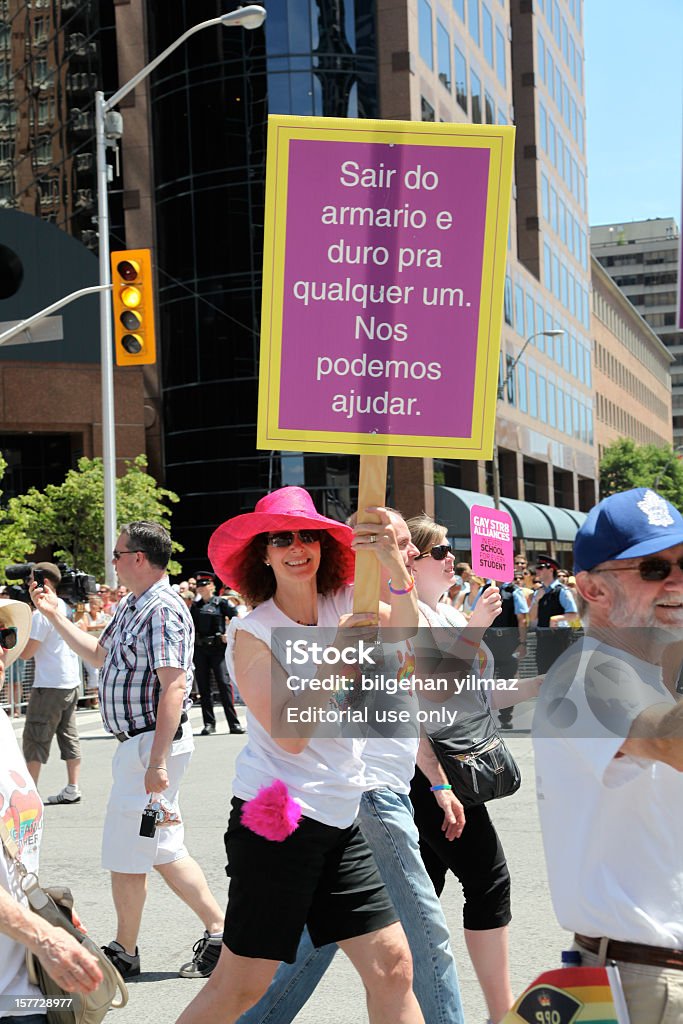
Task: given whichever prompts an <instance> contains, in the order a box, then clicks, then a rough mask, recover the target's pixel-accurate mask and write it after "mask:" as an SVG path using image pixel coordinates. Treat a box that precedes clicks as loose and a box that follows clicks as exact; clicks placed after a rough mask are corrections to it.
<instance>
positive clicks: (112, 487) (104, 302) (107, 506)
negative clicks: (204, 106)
mask: <svg viewBox="0 0 683 1024" xmlns="http://www.w3.org/2000/svg"><path fill="white" fill-rule="evenodd" d="M106 112H107V104H106V102H105V99H104V93H103V92H97V93H95V142H96V146H97V230H98V234H99V260H100V284H101V285H103V286H108V287H107V289H106V290H105V291H103V292H102V294H101V295H100V363H101V367H102V466H103V473H104V577H105V582H106V584H107V586H109V587H113V586H115V584H116V572H115V571H114V566H113V565H112V564H111V552H112V551H113V550H114V544H115V541H116V420H115V417H114V352H113V339H112V325H111V299H110V291H111V270H110V266H109V202H108V194H107V186H108V184H109V181H108V177H107V175H108V173H109V168H108V166H107V140H106V136H105V127H104V126H105V114H106Z"/></svg>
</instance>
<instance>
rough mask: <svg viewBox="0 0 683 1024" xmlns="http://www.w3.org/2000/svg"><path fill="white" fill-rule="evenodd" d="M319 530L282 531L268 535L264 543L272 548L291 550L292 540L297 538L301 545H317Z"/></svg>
mask: <svg viewBox="0 0 683 1024" xmlns="http://www.w3.org/2000/svg"><path fill="white" fill-rule="evenodd" d="M320 533H321V531H320V530H283V531H282V533H269V534H268V537H267V539H266V543H267V544H270V546H271V547H273V548H291V546H292V544H293V543H294V538H295V537H298V538H299V542H300V543H301V544H319V543H320Z"/></svg>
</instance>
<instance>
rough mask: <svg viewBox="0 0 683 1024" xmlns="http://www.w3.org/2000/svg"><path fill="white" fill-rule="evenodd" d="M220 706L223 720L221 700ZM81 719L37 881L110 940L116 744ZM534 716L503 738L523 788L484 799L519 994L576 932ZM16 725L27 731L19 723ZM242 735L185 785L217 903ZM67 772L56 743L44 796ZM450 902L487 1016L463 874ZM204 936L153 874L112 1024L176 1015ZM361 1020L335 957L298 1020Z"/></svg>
mask: <svg viewBox="0 0 683 1024" xmlns="http://www.w3.org/2000/svg"><path fill="white" fill-rule="evenodd" d="M217 715H218V716H219V717H220V719H222V717H223V716H222V712H221V711H220V708H217ZM190 717H191V721H192V723H193V725H194V728H195V732H198V731H199V729H200V728H201V715H200V712H199V711H198V710H196V709H195V710H193V711H192V712H191V716H190ZM78 724H79V730H80V733H81V739H82V741H83V770H82V776H81V789H82V791H83V800H82V802H81V803H80V804H77V805H74V806H55V807H51V806H46V808H45V815H46V824H45V831H44V838H43V852H42V860H41V880H42V882H43V884H45V885H49V884H51V883H63V884H69V885H71V888H72V889H73V891H74V894H75V896H76V902H77V906H78V910H79V913H80V916H81V918H82V920H83V921H84V922H85V923H86V925H87V927H88V929H89V931H90V934H91V935H92V936H93V938H95V939H96V941H97V942H98V943H100V944H105V943H106V942H108V941H109V940H110V939H112V938H113V936H114V913H113V908H112V904H111V898H110V892H109V876H108V873H107V872H105V871H103V870H102V868H101V867H100V857H99V846H100V835H101V830H102V821H103V817H104V808H105V804H106V799H107V794H108V789H109V781H110V761H111V757H112V754H113V750H114V745H115V742H116V741H115V740H114V739H112V738H110V737H107V736H106V734H105V733H104V731H103V729H102V726H101V723H100V719H99V714H98V713H97V712H95V711H84V712H79V714H78ZM528 725H529V713H528V712H526V711H525V710H523V709H516V710H515V731H514V732H513V733H511V734H508V739H509V743H510V746H511V749H512V750H513V752H514V754H515V757H516V758H517V760H518V761H519V763H520V766H521V769H522V774H523V784H522V787H521V789H520V791H519V792H518V793H517V794H515V795H514V796H513V797H510V798H508V799H506V800H501V801H498V802H497V803H494V804H489V809H490V811H491V814H492V816H493V818H494V820H495V822H496V826H497V828H498V830H499V832H500V835H501V838H502V841H503V844H504V846H505V850H506V853H507V857H508V861H509V864H510V871H511V875H512V887H513V888H512V892H513V921H512V924H511V938H510V946H511V950H510V959H511V970H512V981H513V991H514V992H515V993H518V992H520V991H521V990H522V989H523V988H524V987H526V985H527V984H528V983H529V982H530V981H531V980H532V979H533V978H534V977H535V976H536V975H537V974H538V973H539V972H540V971H541V970H542V969H544V968H549V967H553V966H555V965H557V964H559V959H560V951H561V950H562V949H564V948H565V947H566V946H567V944H568V941H569V940H568V937H567V935H566V933H565V932H563V931H562V930H561V929H560V928H559V927H558V925H557V923H556V922H555V918H554V915H553V912H552V907H551V905H550V898H549V894H548V888H547V882H546V873H545V865H544V862H543V851H542V846H541V837H540V827H539V823H538V816H537V813H536V803H535V796H534V768H533V754H532V750H531V741H530V739H529V737H528V733H526V729H528ZM16 728H17V731H20V729H21V725H20V723H19V722H17V724H16ZM244 742H245V738H244V737H242V736H231V735H229V734H228V733H227V727H226V725H225V722H224V721H222V720H221V721H219V732H218V733H217V734H216V735H215V736H210V737H197V739H196V752H195V755H194V758H193V761H192V765H191V767H190V770H189V772H188V775H187V777H186V779H185V782H184V784H183V789H182V810H183V817H184V819H185V824H186V840H187V845H188V847H189V849H190V852H191V853H192V854H193V856H194V857H195V858H196V859H197V860H198V861H199V862H200V863H201V865H202V867H203V869H204V872H205V874H206V876H207V878H208V880H209V883H210V885H211V887H212V889H213V891H214V893H215V895H216V897H217V899H218V902H219V903H221V904H223V903H225V901H226V896H227V879H226V876H225V855H224V849H223V832H224V829H225V824H226V822H227V818H228V805H229V798H230V782H231V778H232V774H233V764H234V759H235V757H236V755H237V754H238V753H239V751H240V749H241V747H242V746H243V744H244ZM65 781H66V780H65V773H64V769H63V766H62V764H61V762H60V761H59V752H58V750H57V748H56V745H55V746H53V752H52V756H51V758H50V761H49V763H48V764H47V765H46V766H45V768H44V769H43V773H42V775H41V779H40V790H41V793H42V794H43V797H45V796H47V795H49V794H50V793H54V792H57V791H58V790H59V789H61V787H62V786H63V785H64V782H65ZM443 903H444V907H445V911H446V917H447V920H448V922H449V924H450V925H451V930H452V936H453V947H454V950H455V953H456V959H457V963H458V971H459V975H460V983H461V988H462V993H463V1000H464V1005H465V1011H466V1019H467V1022H468V1024H483V1022H484V1021H485V1020H486V1017H487V1014H486V1010H485V1006H484V1003H483V999H482V997H481V993H480V991H479V987H478V985H477V981H476V978H475V976H474V972H473V970H472V967H471V964H470V962H469V960H468V957H467V953H466V950H465V946H464V942H463V938H462V930H461V921H462V909H461V908H462V899H461V895H460V887H459V884H458V882H457V880H456V879H453V878H451V879H449V881H448V883H447V886H446V889H445V892H444V895H443ZM264 927H267V923H265V922H264ZM201 933H202V926H201V924H200V923H199V922H198V921H197V920H196V919H195V918H194V915H193V914H192V913H191V912H190V911H189V910H188V909H187V908H186V907H185V906H184V905H183V904H182V903H181V902H180V901H179V900H178V899H177V897H175V896H174V895H173V894H172V893H171V892H170V890H169V889H167V888H166V886H165V885H164V883H163V882H162V880H161V879H160V878H159V877H157V876H156V875H153V876H152V878H151V879H150V885H149V896H148V900H147V904H146V909H145V913H144V917H143V921H142V930H141V934H140V940H139V946H140V952H141V963H142V971H143V973H142V974H141V976H140V978H139V979H136V980H134V981H133V982H132V983H131V984H130V1002H129V1004H128V1006H127V1007H126V1009H125V1010H122V1011H118V1012H113V1011H112V1013H111V1014H110V1015H108V1017H107V1021H108V1022H109V1024H118V1022H119V1021H120V1022H121V1024H127V1022H128V1024H150V1022H154V1024H157V1022H159V1024H164V1022H172V1021H175V1020H176V1018H177V1016H178V1015H179V1013H180V1011H181V1010H182V1009H183V1007H184V1006H185V1005H186V1004H187V1003H188V1002H189V1000H190V999H191V998H192V997H193V995H194V993H195V992H196V991H197V990H198V989H199V987H200V985H201V984H203V983H202V982H198V981H197V982H195V981H188V980H185V979H181V978H178V977H177V974H176V972H177V970H178V968H179V967H180V965H181V964H183V963H184V962H186V961H187V960H189V959H190V958H191V955H192V946H193V944H194V942H195V941H196V940H197V939H198V938H199V937H200V935H201ZM366 1020H367V1014H366V1012H365V1006H364V997H363V992H362V987H361V985H360V983H359V982H358V980H357V977H356V975H355V973H354V971H353V969H352V968H351V966H350V965H349V963H348V961H346V960H345V958H344V956H343V955H342V954H338V955H337V957H336V958H335V961H334V962H333V964H332V967H331V968H330V970H329V971H328V973H327V975H326V977H325V978H324V979H323V982H322V983H321V985H320V986H319V987H318V989H317V991H316V992H315V994H314V996H313V997H312V999H311V1000H310V1001H309V1003H308V1005H307V1006H306V1007H305V1008H304V1009H303V1010H302V1011H301V1013H300V1014H299V1016H298V1017H297V1024H321V1022H325V1024H326V1022H330V1024H359V1022H361V1024H362V1022H363V1021H366ZM427 1024H430V1022H427Z"/></svg>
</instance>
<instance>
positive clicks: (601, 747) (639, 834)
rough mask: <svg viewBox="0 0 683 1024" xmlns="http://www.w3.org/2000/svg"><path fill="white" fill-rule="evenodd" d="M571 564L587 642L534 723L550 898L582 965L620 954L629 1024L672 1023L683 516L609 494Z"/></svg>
mask: <svg viewBox="0 0 683 1024" xmlns="http://www.w3.org/2000/svg"><path fill="white" fill-rule="evenodd" d="M574 572H575V575H576V587H577V591H578V595H579V601H580V606H579V610H580V612H581V615H582V619H583V622H584V626H585V629H586V636H585V638H584V639H583V640H581V641H580V642H578V643H576V644H575V645H573V646H572V647H571V648H570V649H569V650H568V651H567V653H566V654H565V655H564V656H563V657H562V658H561V659H560V660H559V661H558V662H557V663H556V664H555V665H554V666H553V667H552V669H551V670H550V671H549V673H548V675H547V676H546V680H545V683H544V686H543V689H542V692H541V699H540V701H539V705H538V708H537V712H536V716H535V720H534V730H533V732H534V751H535V755H536V771H537V782H538V800H539V813H540V817H541V826H542V831H543V842H544V846H545V853H546V860H547V865H548V878H549V881H550V889H551V894H552V898H553V904H554V907H555V911H556V913H557V917H558V919H559V922H560V924H561V925H562V926H563V927H564V928H566V929H568V930H569V931H572V932H574V933H575V948H576V949H577V950H578V951H579V952H580V954H581V957H582V962H583V964H584V965H585V966H593V965H596V964H600V963H605V960H606V959H607V960H610V961H611V960H614V961H616V963H617V965H618V967H619V970H620V974H621V980H622V983H623V987H624V992H625V996H626V1002H627V1005H628V1009H629V1013H630V1018H631V1024H667V1022H669V1021H680V1020H683V812H682V808H683V738H682V737H683V699H682V698H681V695H680V694H679V693H678V692H677V680H678V673H679V669H680V661H681V659H682V658H683V517H682V516H681V514H680V513H679V512H678V510H677V509H675V508H674V507H673V505H671V504H670V503H669V502H668V501H666V500H665V499H664V498H662V497H661V496H660V495H658V494H656V493H655V492H654V491H652V490H650V489H648V488H644V487H640V488H635V489H634V490H630V491H625V492H623V493H620V494H613V495H610V497H608V498H605V499H604V500H603V501H601V502H600V504H599V505H597V506H596V507H595V508H594V509H592V511H591V512H590V513H589V515H588V518H587V519H586V522H585V523H584V525H583V526H582V527H581V529H580V530H579V532H578V534H577V536H576V541H575V545H574ZM678 652H680V653H678Z"/></svg>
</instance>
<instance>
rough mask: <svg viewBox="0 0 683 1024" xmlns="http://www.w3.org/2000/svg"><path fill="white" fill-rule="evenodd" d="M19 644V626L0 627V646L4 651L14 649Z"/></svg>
mask: <svg viewBox="0 0 683 1024" xmlns="http://www.w3.org/2000/svg"><path fill="white" fill-rule="evenodd" d="M16 646H17V627H16V626H6V627H4V628H0V647H2V649H3V650H4V651H13V650H14V648H15V647H16Z"/></svg>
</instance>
